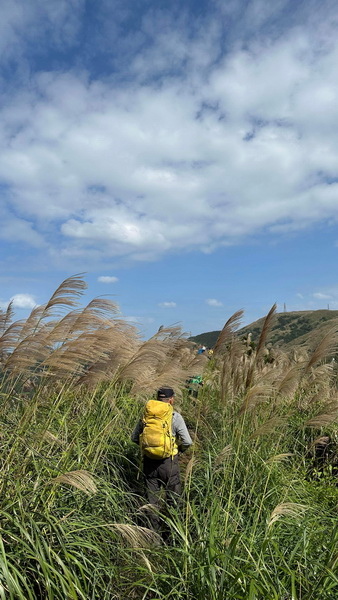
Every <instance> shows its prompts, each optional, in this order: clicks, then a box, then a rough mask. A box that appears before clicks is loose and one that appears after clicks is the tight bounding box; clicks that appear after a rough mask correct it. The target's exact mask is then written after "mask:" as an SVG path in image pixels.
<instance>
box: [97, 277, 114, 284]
mask: <svg viewBox="0 0 338 600" xmlns="http://www.w3.org/2000/svg"><path fill="white" fill-rule="evenodd" d="M97 280H98V281H99V282H100V283H116V282H117V281H118V277H114V276H110V275H100V277H98V278H97Z"/></svg>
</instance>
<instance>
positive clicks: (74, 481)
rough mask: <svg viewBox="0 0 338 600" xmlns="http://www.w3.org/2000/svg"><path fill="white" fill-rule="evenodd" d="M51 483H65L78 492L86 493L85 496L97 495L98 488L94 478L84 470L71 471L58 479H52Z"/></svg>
mask: <svg viewBox="0 0 338 600" xmlns="http://www.w3.org/2000/svg"><path fill="white" fill-rule="evenodd" d="M50 483H63V484H67V485H72V486H73V487H75V488H77V489H78V490H81V491H82V492H85V494H88V496H90V495H91V494H96V492H97V487H96V484H95V481H94V478H93V476H92V475H91V474H90V473H88V471H84V470H79V471H69V472H68V473H64V474H63V475H58V477H55V478H54V479H52V480H51V482H50Z"/></svg>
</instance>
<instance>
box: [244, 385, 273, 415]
mask: <svg viewBox="0 0 338 600" xmlns="http://www.w3.org/2000/svg"><path fill="white" fill-rule="evenodd" d="M272 392H273V389H272V387H271V385H267V384H265V383H264V382H263V383H256V384H255V385H253V386H252V387H251V388H249V389H248V390H247V392H246V394H245V397H244V401H243V404H242V406H241V407H240V409H239V414H240V415H241V414H243V413H244V412H246V411H248V410H252V409H253V408H255V406H257V404H259V403H260V402H264V401H266V400H267V399H268V398H270V397H271V394H272Z"/></svg>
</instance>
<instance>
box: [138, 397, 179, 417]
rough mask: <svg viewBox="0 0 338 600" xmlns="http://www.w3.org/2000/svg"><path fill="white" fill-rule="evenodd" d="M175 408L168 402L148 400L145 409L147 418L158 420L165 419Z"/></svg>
mask: <svg viewBox="0 0 338 600" xmlns="http://www.w3.org/2000/svg"><path fill="white" fill-rule="evenodd" d="M172 411H173V407H172V406H171V404H168V403H167V402H162V401H161V400H148V402H147V404H146V405H145V409H144V416H145V418H146V419H147V418H151V417H155V418H157V419H163V418H164V417H167V416H169V415H170V413H172Z"/></svg>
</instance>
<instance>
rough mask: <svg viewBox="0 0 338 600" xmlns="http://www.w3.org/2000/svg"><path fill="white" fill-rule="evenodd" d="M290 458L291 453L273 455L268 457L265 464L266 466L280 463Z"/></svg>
mask: <svg viewBox="0 0 338 600" xmlns="http://www.w3.org/2000/svg"><path fill="white" fill-rule="evenodd" d="M290 456H293V453H292V452H284V454H275V456H270V458H268V459H267V460H266V461H265V463H266V464H267V465H271V464H274V463H280V462H283V461H285V460H287V459H288V458H289V457H290Z"/></svg>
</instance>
